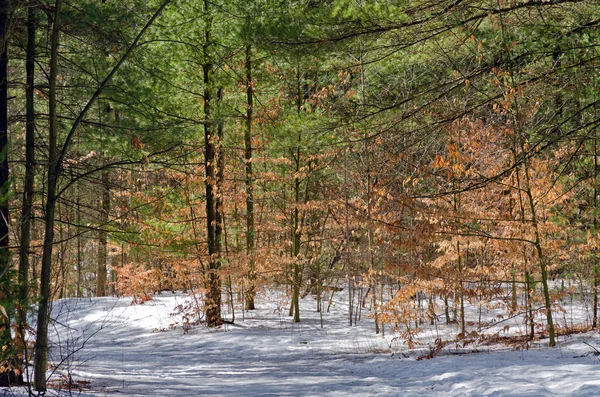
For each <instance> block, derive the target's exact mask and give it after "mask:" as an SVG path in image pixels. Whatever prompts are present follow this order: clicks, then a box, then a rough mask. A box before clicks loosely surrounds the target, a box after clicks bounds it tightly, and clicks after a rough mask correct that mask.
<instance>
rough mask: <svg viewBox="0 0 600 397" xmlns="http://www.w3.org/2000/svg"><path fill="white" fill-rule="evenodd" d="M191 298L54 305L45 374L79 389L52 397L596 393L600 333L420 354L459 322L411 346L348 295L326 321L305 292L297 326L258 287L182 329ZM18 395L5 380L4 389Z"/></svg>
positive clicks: (276, 299) (278, 300)
mask: <svg viewBox="0 0 600 397" xmlns="http://www.w3.org/2000/svg"><path fill="white" fill-rule="evenodd" d="M189 299H190V298H187V297H185V296H184V295H183V294H175V295H171V294H170V293H169V294H164V293H163V294H162V295H158V296H155V297H154V299H153V300H152V301H149V302H146V303H145V304H143V305H136V306H132V305H130V303H131V299H130V298H121V299H117V298H99V299H93V300H73V299H71V300H62V301H59V302H56V303H55V306H54V310H53V316H54V317H55V318H56V321H55V322H54V324H53V332H52V340H53V342H54V346H53V350H52V360H53V362H54V364H60V365H59V366H58V368H57V369H56V371H55V372H54V373H53V375H52V382H51V383H52V384H53V385H55V386H56V385H59V384H60V385H62V387H63V388H66V386H67V385H68V382H69V379H70V380H71V381H72V382H73V385H74V386H73V390H72V391H71V392H69V391H68V390H63V391H57V390H49V391H48V393H47V395H65V396H68V395H74V396H82V397H87V396H112V395H114V396H161V397H162V396H181V397H184V396H185V397H189V396H228V397H234V396H347V395H348V394H349V393H352V394H353V395H356V396H383V395H387V396H555V395H557V396H599V395H600V360H599V358H598V357H597V356H596V355H594V354H591V352H592V351H593V348H592V347H591V346H596V347H598V348H599V349H600V338H599V336H598V335H597V334H593V333H587V334H577V335H573V336H569V337H560V338H559V343H558V346H557V347H556V348H553V349H549V348H546V347H543V346H544V345H543V342H544V341H540V342H539V343H538V344H535V345H534V346H532V348H530V349H528V350H515V349H513V348H510V347H505V346H501V345H494V346H489V345H476V346H475V345H469V346H467V347H466V348H462V347H461V348H459V347H457V346H456V345H455V344H454V345H449V346H447V347H446V348H445V349H444V350H443V351H442V352H441V353H439V354H438V355H437V356H436V357H434V358H433V359H420V358H422V356H424V355H426V353H427V352H428V351H429V347H428V345H429V344H431V343H432V342H433V340H434V339H435V338H436V337H440V336H442V337H444V338H446V337H448V336H451V335H456V333H457V330H456V328H455V326H454V325H450V326H446V325H443V324H439V325H438V326H437V328H436V329H435V330H434V329H431V330H429V331H428V332H426V333H424V334H423V337H422V338H421V339H420V341H421V342H422V345H421V347H420V348H416V349H408V347H407V346H406V344H405V343H404V342H403V340H401V339H398V338H397V335H394V334H390V333H389V332H388V333H386V335H385V337H382V336H381V335H375V333H374V326H373V321H372V320H371V319H368V318H365V316H364V315H363V318H362V320H361V321H360V322H359V323H358V326H353V327H349V326H348V324H347V295H344V294H343V293H339V294H338V295H337V297H334V299H335V302H334V304H333V305H332V307H331V312H330V313H324V314H323V328H321V324H320V316H319V314H318V313H316V312H315V303H314V300H313V299H312V298H311V297H310V296H309V297H306V298H304V299H303V300H302V310H301V315H302V322H301V323H299V324H294V323H292V322H291V320H290V319H289V318H288V317H287V315H286V314H287V313H286V312H287V304H286V300H285V298H283V297H282V296H281V294H277V293H268V294H267V293H265V294H262V295H261V296H260V297H259V299H258V300H257V303H258V310H256V311H253V312H250V313H248V312H247V313H245V314H243V316H244V318H243V319H242V313H241V312H237V313H236V321H235V324H225V325H223V326H222V327H221V328H219V329H208V328H206V327H204V326H202V325H200V326H196V327H194V328H191V329H189V331H188V332H185V333H184V330H183V327H182V323H183V321H182V315H181V314H176V315H173V313H175V312H177V309H176V308H177V306H178V305H185V304H186V302H190V301H189ZM228 315H229V316H231V314H230V313H229V314H228ZM569 315H570V316H573V312H571V313H570V314H569ZM565 319H567V317H565ZM519 321H520V320H519V319H515V320H514V324H512V325H513V329H518V327H520V326H522V325H520V324H519ZM505 324H506V323H503V324H502V326H504V325H505ZM590 345H591V346H590ZM474 350H477V351H478V352H477V353H474V352H473V351H474ZM49 374H50V372H49ZM80 387H82V388H83V391H79V388H80ZM3 393H4V394H3ZM22 394H23V392H22V390H20V389H12V390H2V389H0V396H2V395H7V396H13V395H14V396H20V395H22Z"/></svg>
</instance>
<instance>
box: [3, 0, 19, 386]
mask: <svg viewBox="0 0 600 397" xmlns="http://www.w3.org/2000/svg"><path fill="white" fill-rule="evenodd" d="M8 11H9V1H8V0H1V1H0V39H1V40H2V41H1V43H0V44H1V45H2V49H1V52H0V305H1V306H3V307H4V309H5V311H4V313H6V314H7V315H8V316H4V315H2V314H0V363H1V362H2V361H4V360H6V359H8V358H10V359H13V360H14V354H15V351H14V346H13V341H12V336H11V328H10V325H11V318H10V317H11V316H12V315H13V310H14V307H15V303H16V302H15V299H14V295H13V292H12V280H13V271H12V269H10V257H9V250H8V249H9V245H8V243H9V239H8V232H9V230H8V221H9V219H10V218H9V215H8V195H7V193H8V191H9V187H10V181H9V175H8V53H7V47H8V41H7V37H8ZM9 383H11V377H10V376H9Z"/></svg>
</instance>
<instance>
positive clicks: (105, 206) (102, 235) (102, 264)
mask: <svg viewBox="0 0 600 397" xmlns="http://www.w3.org/2000/svg"><path fill="white" fill-rule="evenodd" d="M109 212H110V185H109V180H108V171H107V170H104V171H102V206H101V210H100V230H99V231H98V268H97V269H96V296H99V297H100V296H106V272H107V266H106V260H107V246H106V245H107V233H106V229H105V227H106V224H107V223H108V214H109Z"/></svg>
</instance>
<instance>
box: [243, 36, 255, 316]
mask: <svg viewBox="0 0 600 397" xmlns="http://www.w3.org/2000/svg"><path fill="white" fill-rule="evenodd" d="M253 97H254V87H253V82H252V46H251V45H248V46H247V47H246V106H247V108H246V129H245V131H244V146H245V147H244V161H245V163H246V164H245V165H246V256H247V257H248V290H247V291H246V310H254V309H255V304H254V298H255V296H256V285H255V282H256V264H255V262H254V257H255V241H254V235H255V232H254V175H253V174H252V116H253V100H254V98H253Z"/></svg>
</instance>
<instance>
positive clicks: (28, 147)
mask: <svg viewBox="0 0 600 397" xmlns="http://www.w3.org/2000/svg"><path fill="white" fill-rule="evenodd" d="M36 3H37V0H30V1H29V5H28V10H27V58H26V60H25V72H26V85H25V119H26V124H25V182H24V186H23V204H22V207H21V238H20V240H21V244H20V247H19V303H18V310H17V315H18V319H17V357H18V358H23V359H25V360H27V357H26V355H27V346H26V340H25V330H26V329H27V309H28V308H29V250H30V245H31V215H32V209H33V189H34V177H35V169H34V165H35V109H34V99H33V93H34V82H35V80H34V77H35V31H36V27H37V17H36ZM18 362H19V363H21V362H22V360H18ZM19 369H20V372H21V374H22V373H23V371H22V368H19Z"/></svg>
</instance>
